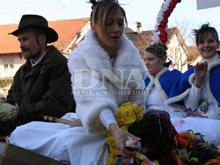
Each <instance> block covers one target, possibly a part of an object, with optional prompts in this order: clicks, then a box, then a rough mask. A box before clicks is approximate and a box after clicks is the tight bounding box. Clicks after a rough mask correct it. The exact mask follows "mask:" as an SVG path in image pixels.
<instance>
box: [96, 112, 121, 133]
mask: <svg viewBox="0 0 220 165" xmlns="http://www.w3.org/2000/svg"><path fill="white" fill-rule="evenodd" d="M99 119H100V121H101V122H102V124H103V125H104V126H105V128H107V129H108V130H109V125H110V124H112V123H114V124H116V125H118V124H117V121H116V120H115V117H114V114H113V113H112V111H111V110H110V109H105V110H102V111H101V112H100V113H99Z"/></svg>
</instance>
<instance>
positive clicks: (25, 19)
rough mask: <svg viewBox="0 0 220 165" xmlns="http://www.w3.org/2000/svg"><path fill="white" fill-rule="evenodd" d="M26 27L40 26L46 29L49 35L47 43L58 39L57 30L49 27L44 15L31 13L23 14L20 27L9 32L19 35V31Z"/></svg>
mask: <svg viewBox="0 0 220 165" xmlns="http://www.w3.org/2000/svg"><path fill="white" fill-rule="evenodd" d="M26 27H38V28H40V29H42V30H44V31H45V33H46V35H47V43H51V42H54V41H56V40H57V39H58V34H57V32H56V31H55V30H54V29H52V28H50V27H48V22H47V20H46V19H45V18H44V17H42V16H40V15H31V14H29V15H23V16H22V17H21V20H20V22H19V25H18V29H17V30H15V31H13V32H11V33H9V34H13V35H15V36H17V34H18V32H19V31H21V30H23V29H24V28H26Z"/></svg>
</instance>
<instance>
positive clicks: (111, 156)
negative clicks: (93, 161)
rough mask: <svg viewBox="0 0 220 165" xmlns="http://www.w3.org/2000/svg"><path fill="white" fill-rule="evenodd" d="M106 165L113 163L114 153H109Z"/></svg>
mask: <svg viewBox="0 0 220 165" xmlns="http://www.w3.org/2000/svg"><path fill="white" fill-rule="evenodd" d="M107 164H108V165H115V155H114V154H112V153H110V154H109V160H108V163H107Z"/></svg>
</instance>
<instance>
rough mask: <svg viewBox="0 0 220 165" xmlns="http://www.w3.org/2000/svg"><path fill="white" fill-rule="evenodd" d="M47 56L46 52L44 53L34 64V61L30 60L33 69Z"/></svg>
mask: <svg viewBox="0 0 220 165" xmlns="http://www.w3.org/2000/svg"><path fill="white" fill-rule="evenodd" d="M45 54H46V51H45V52H44V53H43V55H42V56H41V57H40V58H39V59H38V60H37V62H35V63H33V62H32V60H30V62H31V66H32V68H33V67H35V66H36V65H37V64H38V63H39V62H41V60H42V59H43V57H44V56H45Z"/></svg>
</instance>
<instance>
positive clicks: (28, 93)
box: [7, 46, 75, 124]
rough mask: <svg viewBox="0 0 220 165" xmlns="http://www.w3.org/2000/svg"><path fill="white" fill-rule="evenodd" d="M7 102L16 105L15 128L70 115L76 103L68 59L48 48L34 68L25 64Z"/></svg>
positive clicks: (16, 78) (16, 76)
mask: <svg viewBox="0 0 220 165" xmlns="http://www.w3.org/2000/svg"><path fill="white" fill-rule="evenodd" d="M7 102H8V103H11V104H14V105H15V104H16V103H17V104H18V107H19V111H18V124H25V123H27V122H30V121H41V120H43V117H44V115H49V116H54V117H61V116H63V115H64V114H65V113H66V112H69V111H73V109H74V108H75V107H74V105H75V102H74V101H73V96H72V91H71V81H70V73H69V70H68V67H67V59H66V58H65V57H64V56H63V55H62V54H61V53H60V52H59V51H58V50H57V49H56V48H55V47H54V46H49V47H48V48H47V51H46V54H45V56H44V57H43V59H42V60H41V61H40V62H39V64H37V65H36V66H35V67H33V68H32V66H31V63H30V60H27V61H26V63H25V64H24V65H22V66H21V67H20V68H19V70H18V71H17V72H16V74H15V76H14V82H13V84H12V86H11V89H10V90H9V93H8V96H7Z"/></svg>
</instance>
